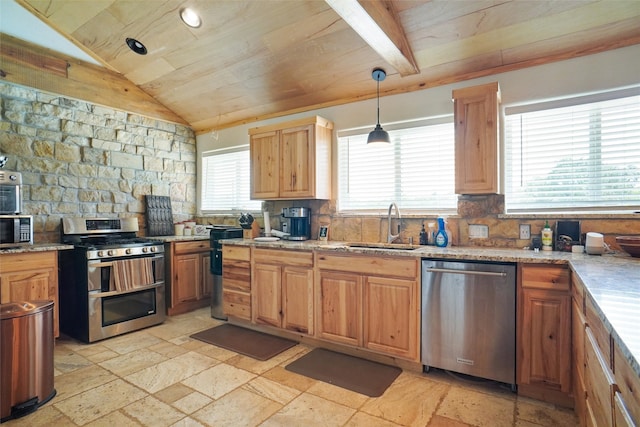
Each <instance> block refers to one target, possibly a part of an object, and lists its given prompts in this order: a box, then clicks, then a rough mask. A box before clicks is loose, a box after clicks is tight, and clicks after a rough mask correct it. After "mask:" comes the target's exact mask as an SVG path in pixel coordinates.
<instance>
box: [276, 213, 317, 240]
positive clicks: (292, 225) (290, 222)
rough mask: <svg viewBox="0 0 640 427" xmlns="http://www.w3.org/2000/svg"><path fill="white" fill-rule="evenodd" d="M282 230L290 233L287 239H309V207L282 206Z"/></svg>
mask: <svg viewBox="0 0 640 427" xmlns="http://www.w3.org/2000/svg"><path fill="white" fill-rule="evenodd" d="M282 218H283V221H284V224H283V227H282V231H284V232H286V233H289V235H288V236H285V237H284V239H286V240H308V239H309V238H310V236H311V210H310V209H309V208H299V207H291V208H282Z"/></svg>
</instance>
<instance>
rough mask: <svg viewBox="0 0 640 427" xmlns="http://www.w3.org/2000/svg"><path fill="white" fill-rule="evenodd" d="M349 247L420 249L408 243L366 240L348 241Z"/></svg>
mask: <svg viewBox="0 0 640 427" xmlns="http://www.w3.org/2000/svg"><path fill="white" fill-rule="evenodd" d="M346 246H347V247H350V248H365V249H397V250H403V251H412V250H414V249H418V248H419V247H420V246H418V245H409V244H406V243H366V242H352V243H347V244H346Z"/></svg>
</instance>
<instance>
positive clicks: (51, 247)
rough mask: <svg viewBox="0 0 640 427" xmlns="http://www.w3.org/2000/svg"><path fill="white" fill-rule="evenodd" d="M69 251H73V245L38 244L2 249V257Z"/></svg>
mask: <svg viewBox="0 0 640 427" xmlns="http://www.w3.org/2000/svg"><path fill="white" fill-rule="evenodd" d="M69 249H73V245H67V244H64V243H36V244H33V245H29V246H19V247H15V248H2V249H0V255H2V254H21V253H25V252H46V251H66V250H69Z"/></svg>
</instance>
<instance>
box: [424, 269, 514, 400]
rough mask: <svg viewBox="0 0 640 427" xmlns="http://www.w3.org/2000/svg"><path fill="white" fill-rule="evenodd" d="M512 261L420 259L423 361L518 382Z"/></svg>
mask: <svg viewBox="0 0 640 427" xmlns="http://www.w3.org/2000/svg"><path fill="white" fill-rule="evenodd" d="M515 363H516V266H515V264H507V263H488V262H463V261H444V260H423V261H422V364H423V365H424V367H425V370H426V371H428V370H429V368H430V367H434V368H441V369H445V370H449V371H454V372H459V373H462V374H467V375H472V376H476V377H481V378H487V379H491V380H495V381H499V382H503V383H507V384H511V387H512V389H513V390H514V391H515V383H516V369H515Z"/></svg>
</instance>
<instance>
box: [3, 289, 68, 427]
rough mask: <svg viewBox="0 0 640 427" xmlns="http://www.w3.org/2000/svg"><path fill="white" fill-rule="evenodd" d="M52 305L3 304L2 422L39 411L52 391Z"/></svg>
mask: <svg viewBox="0 0 640 427" xmlns="http://www.w3.org/2000/svg"><path fill="white" fill-rule="evenodd" d="M53 345H54V337H53V301H28V302H12V303H7V304H0V383H1V388H0V401H1V410H2V412H1V413H0V422H4V421H7V420H10V419H12V418H19V417H22V416H24V415H27V414H30V413H31V412H33V411H35V410H36V409H38V408H39V407H40V406H41V405H44V404H45V403H46V402H48V401H49V400H51V399H52V398H53V396H55V395H56V390H55V389H54V388H53Z"/></svg>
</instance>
